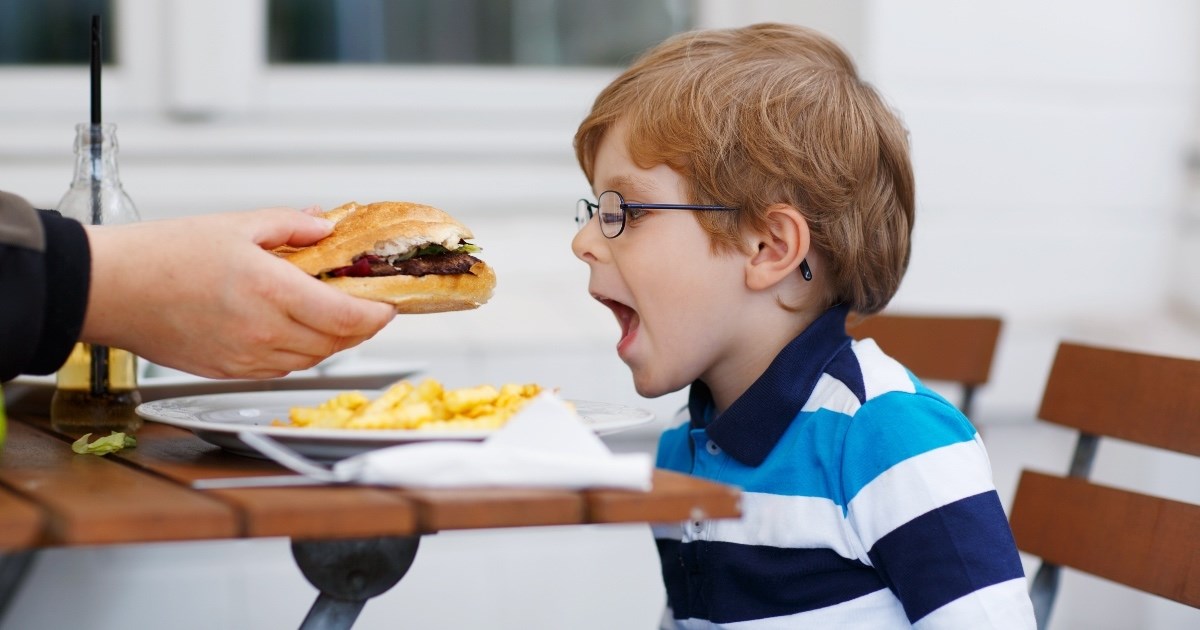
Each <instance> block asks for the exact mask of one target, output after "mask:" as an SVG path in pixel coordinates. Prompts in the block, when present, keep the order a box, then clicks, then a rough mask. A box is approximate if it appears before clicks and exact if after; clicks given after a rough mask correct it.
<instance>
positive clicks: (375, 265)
mask: <svg viewBox="0 0 1200 630" xmlns="http://www.w3.org/2000/svg"><path fill="white" fill-rule="evenodd" d="M320 216H322V217H324V218H326V219H329V220H330V221H332V222H334V228H333V232H332V233H330V234H329V236H326V237H325V238H323V239H321V240H319V241H317V242H316V243H313V244H312V245H310V246H308V247H301V248H279V249H276V250H275V252H276V253H277V254H279V255H280V256H282V257H283V258H284V259H286V260H288V261H289V262H291V263H292V264H294V265H296V266H297V267H299V268H300V269H303V270H304V271H305V273H308V274H309V275H312V276H314V277H316V278H319V279H320V280H322V281H324V282H326V283H327V284H329V285H331V286H333V287H336V288H338V289H340V290H342V291H345V292H346V293H349V294H350V295H355V296H358V297H363V298H367V299H370V300H375V301H378V302H386V303H388V304H391V305H393V306H395V307H396V312H398V313H438V312H442V311H462V310H467V309H472V308H476V307H478V306H479V305H480V304H483V303H485V302H487V301H488V298H490V297H491V296H492V290H493V289H494V288H495V286H496V274H495V272H493V271H492V268H491V267H489V266H488V265H487V263H485V262H483V261H482V260H479V259H478V258H476V257H475V256H474V255H473V254H475V253H476V252H478V251H480V248H479V247H477V246H475V245H473V244H471V243H468V242H467V240H468V239H471V238H474V235H473V234H472V233H471V230H469V229H467V227H466V226H464V225H463V224H462V223H459V222H458V221H457V220H455V219H454V218H453V217H451V216H450V215H449V214H446V213H445V212H443V211H441V210H439V209H437V208H434V207H432V206H426V205H422V204H418V203H410V202H407V201H380V202H376V203H369V204H365V205H363V204H359V203H356V202H350V203H347V204H344V205H341V206H338V207H337V208H334V209H333V210H330V211H328V212H325V213H322V214H321V215H320Z"/></svg>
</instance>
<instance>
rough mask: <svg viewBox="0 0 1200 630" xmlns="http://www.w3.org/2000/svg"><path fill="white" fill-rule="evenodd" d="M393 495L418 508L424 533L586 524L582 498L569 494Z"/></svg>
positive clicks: (474, 491) (476, 491)
mask: <svg viewBox="0 0 1200 630" xmlns="http://www.w3.org/2000/svg"><path fill="white" fill-rule="evenodd" d="M396 492H398V493H399V494H401V495H402V496H404V497H405V498H407V499H409V500H410V501H412V502H414V503H416V504H418V505H419V506H420V510H419V512H420V515H419V517H418V518H419V525H420V528H421V530H422V531H427V532H436V531H440V530H449V529H477V528H484V527H524V526H535V525H577V524H582V523H584V522H585V521H584V505H583V498H582V497H581V496H580V495H579V493H577V492H572V491H570V490H537V489H525V488H455V489H444V490H442V489H431V490H417V489H403V490H397V491H396Z"/></svg>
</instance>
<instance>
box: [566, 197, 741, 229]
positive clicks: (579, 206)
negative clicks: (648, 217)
mask: <svg viewBox="0 0 1200 630" xmlns="http://www.w3.org/2000/svg"><path fill="white" fill-rule="evenodd" d="M604 195H616V196H617V200H618V202H619V203H618V204H617V207H619V208H620V209H621V215H620V216H621V225H620V226H618V227H617V228H616V232H613V233H612V234H609V231H610V230H611V228H608V229H606V228H605V227H604V226H606V225H613V224H615V223H616V221H610V222H605V219H604V216H603V213H601V212H600V201H601V200H602V199H603V197H604ZM630 210H700V211H703V210H720V211H734V210H737V208H731V207H729V206H710V205H703V204H693V203H628V202H626V201H625V197H624V195H622V194H621V193H619V192H617V191H615V190H606V191H604V192H602V193H600V194H599V195H596V203H592V202H590V201H588V200H587V199H580V200H579V201H578V202H577V203H576V205H575V223H576V224H577V225H578V226H579V229H581V230H582V229H583V228H584V226H586V225H587V224H588V223H590V222H591V220H592V217H595V216H596V215H597V214H600V215H601V216H600V233H601V234H603V235H604V237H605V238H617V237H618V236H620V235H621V233H622V232H624V231H625V224H626V223H628V216H629V211H630Z"/></svg>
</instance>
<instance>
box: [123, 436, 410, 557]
mask: <svg viewBox="0 0 1200 630" xmlns="http://www.w3.org/2000/svg"><path fill="white" fill-rule="evenodd" d="M118 455H119V457H121V458H122V459H123V460H125V461H127V462H129V463H131V464H134V465H136V466H139V467H141V468H145V469H147V470H151V471H154V472H155V473H158V474H160V475H163V476H165V477H168V478H170V479H172V480H174V481H177V482H179V483H181V484H184V485H190V484H191V483H192V482H193V481H195V480H197V479H209V478H218V477H247V476H260V475H273V474H288V471H286V470H284V469H283V468H281V467H280V466H279V465H277V464H275V463H274V462H270V461H267V460H262V459H255V458H253V457H246V456H243V455H237V454H234V453H229V452H227V451H224V450H222V449H221V448H220V447H218V446H214V445H212V444H209V443H208V442H205V441H203V440H201V439H200V438H198V437H196V436H195V435H192V433H191V432H189V431H186V430H184V429H179V428H176V427H170V426H166V425H162V424H157V423H147V424H146V426H144V427H142V429H141V430H140V431H138V447H137V448H136V449H133V450H129V451H122V452H121V453H119V454H118ZM205 494H207V495H209V496H212V497H213V498H216V499H219V500H221V501H224V502H226V503H228V504H230V505H232V506H234V507H235V508H236V509H237V511H238V512H239V514H240V517H241V531H240V532H239V533H240V535H242V536H290V537H293V538H302V539H309V538H361V537H372V536H407V535H410V534H414V533H416V532H417V528H416V516H415V512H414V510H413V506H412V504H411V503H409V502H408V501H407V500H405V499H404V498H403V497H401V496H398V495H397V494H396V493H393V492H389V491H386V490H380V489H377V488H365V487H304V488H248V489H237V490H209V491H205Z"/></svg>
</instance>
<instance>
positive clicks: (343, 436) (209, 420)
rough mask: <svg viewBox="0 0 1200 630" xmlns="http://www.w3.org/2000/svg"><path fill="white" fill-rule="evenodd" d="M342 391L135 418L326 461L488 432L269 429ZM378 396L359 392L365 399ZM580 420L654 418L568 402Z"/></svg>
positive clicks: (182, 407)
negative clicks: (271, 444)
mask: <svg viewBox="0 0 1200 630" xmlns="http://www.w3.org/2000/svg"><path fill="white" fill-rule="evenodd" d="M343 391H345V390H341V389H315V390H297V391H278V392H244V393H229V394H208V395H203V396H184V397H180V398H166V399H163V400H156V401H153V402H148V403H142V404H141V405H139V406H138V408H137V413H138V415H140V416H142V417H143V418H146V419H147V420H154V421H156V422H162V423H164V424H170V425H174V426H177V427H182V428H184V429H188V430H190V431H192V432H193V433H195V434H196V435H197V436H198V437H200V438H201V439H203V440H205V441H207V442H210V443H212V444H216V445H217V446H220V447H222V448H225V449H227V450H230V451H234V452H236V453H240V454H243V455H253V456H258V452H257V451H254V450H253V449H251V448H250V447H248V446H246V445H245V444H243V443H242V441H241V440H239V439H238V437H237V434H238V432H239V431H253V432H255V433H261V434H264V435H269V436H271V437H272V438H275V439H276V440H279V441H280V442H283V443H285V444H287V445H288V446H291V447H292V448H293V449H295V450H296V451H298V452H300V453H301V454H303V455H307V456H309V457H312V458H314V459H320V460H325V461H331V460H338V459H343V458H346V457H350V456H352V455H357V454H358V453H361V452H363V451H367V450H371V449H375V448H382V447H384V446H392V445H395V444H406V443H410V442H424V441H429V440H482V439H484V438H486V437H487V436H488V435H490V434H491V433H492V431H490V430H478V431H469V430H441V431H437V430H432V429H420V430H400V429H396V430H375V429H362V430H358V429H314V428H296V427H277V426H270V424H271V421H272V420H275V419H279V420H283V421H286V420H287V417H288V410H289V409H291V408H292V407H312V406H316V405H318V404H320V403H323V402H325V401H326V400H329V399H330V398H332V397H334V396H335V395H337V394H338V393H341V392H343ZM380 393H381V392H364V394H366V395H367V396H368V397H374V396H378V395H379V394H380ZM569 402H570V403H571V404H573V405H575V410H576V411H577V412H578V413H579V415H580V416H581V417H582V418H583V421H584V422H585V423H586V424H587V425H588V426H589V427H591V429H592V430H593V431H595V432H596V433H597V434H599V435H605V434H608V433H614V432H616V431H623V430H625V429H628V428H631V427H635V426H638V425H641V424H646V423H648V422H651V421H653V420H654V414H653V413H652V412H650V411H647V410H645V409H638V408H636V407H627V406H625V405H617V404H612V403H601V402H589V401H583V400H572V401H569Z"/></svg>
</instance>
